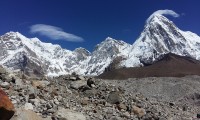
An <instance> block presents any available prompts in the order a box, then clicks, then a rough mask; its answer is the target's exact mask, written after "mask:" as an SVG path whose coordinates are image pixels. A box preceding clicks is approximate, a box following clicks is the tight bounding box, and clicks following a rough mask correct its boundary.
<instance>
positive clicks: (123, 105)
mask: <svg viewBox="0 0 200 120" xmlns="http://www.w3.org/2000/svg"><path fill="white" fill-rule="evenodd" d="M117 108H118V110H127V107H126V105H125V104H123V103H120V104H118V105H117Z"/></svg>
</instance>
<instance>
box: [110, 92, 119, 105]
mask: <svg viewBox="0 0 200 120" xmlns="http://www.w3.org/2000/svg"><path fill="white" fill-rule="evenodd" d="M107 102H109V103H111V104H119V103H120V102H121V97H120V94H119V92H111V93H110V94H109V96H108V98H107Z"/></svg>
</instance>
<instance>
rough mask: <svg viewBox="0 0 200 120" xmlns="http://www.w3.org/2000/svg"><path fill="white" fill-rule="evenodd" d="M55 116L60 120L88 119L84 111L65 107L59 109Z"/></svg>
mask: <svg viewBox="0 0 200 120" xmlns="http://www.w3.org/2000/svg"><path fill="white" fill-rule="evenodd" d="M55 116H56V117H57V118H59V120H86V117H85V116H84V115H83V114H82V113H79V112H75V111H72V110H69V109H64V108H61V109H59V110H58V111H57V112H56V113H55Z"/></svg>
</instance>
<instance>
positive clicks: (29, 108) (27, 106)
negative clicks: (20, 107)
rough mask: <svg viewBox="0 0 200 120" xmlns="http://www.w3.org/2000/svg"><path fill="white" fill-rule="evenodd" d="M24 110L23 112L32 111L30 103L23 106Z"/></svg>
mask: <svg viewBox="0 0 200 120" xmlns="http://www.w3.org/2000/svg"><path fill="white" fill-rule="evenodd" d="M24 109H25V110H33V105H32V104H31V103H26V104H25V105H24Z"/></svg>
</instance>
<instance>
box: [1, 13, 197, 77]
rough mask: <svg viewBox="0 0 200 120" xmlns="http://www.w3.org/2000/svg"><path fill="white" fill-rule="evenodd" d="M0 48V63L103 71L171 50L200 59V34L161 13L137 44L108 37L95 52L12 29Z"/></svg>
mask: <svg viewBox="0 0 200 120" xmlns="http://www.w3.org/2000/svg"><path fill="white" fill-rule="evenodd" d="M0 48H1V49H0V65H3V66H4V67H6V68H9V69H12V70H24V71H25V72H26V74H32V73H33V74H38V75H43V74H44V75H47V76H58V75H63V74H71V73H73V72H76V73H77V74H81V75H100V74H102V73H103V72H104V71H105V70H107V71H109V70H110V69H116V68H124V67H125V68H129V67H141V66H145V65H149V64H153V63H155V62H157V61H159V60H160V59H161V58H163V56H165V55H166V54H168V53H173V54H175V55H179V56H187V57H190V58H193V59H196V60H200V37H199V36H198V35H196V34H195V33H192V32H189V31H182V30H180V29H179V28H178V27H176V25H175V24H174V23H173V22H172V21H170V20H168V19H167V18H166V17H165V16H163V15H159V14H155V15H151V18H149V19H148V21H147V22H146V25H145V27H144V30H143V32H142V33H141V35H140V36H139V38H138V39H137V40H136V41H135V43H133V45H131V44H128V43H126V42H124V41H121V40H115V39H112V38H110V37H108V38H106V40H104V41H103V42H101V43H100V44H98V45H96V47H95V50H94V51H93V52H92V53H90V52H89V51H88V50H86V49H84V48H77V49H75V50H74V51H70V50H67V49H63V48H61V46H59V45H53V44H51V43H44V42H41V41H40V40H39V39H38V38H27V37H25V36H23V35H22V34H20V33H18V32H9V33H6V34H4V35H2V36H0Z"/></svg>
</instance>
